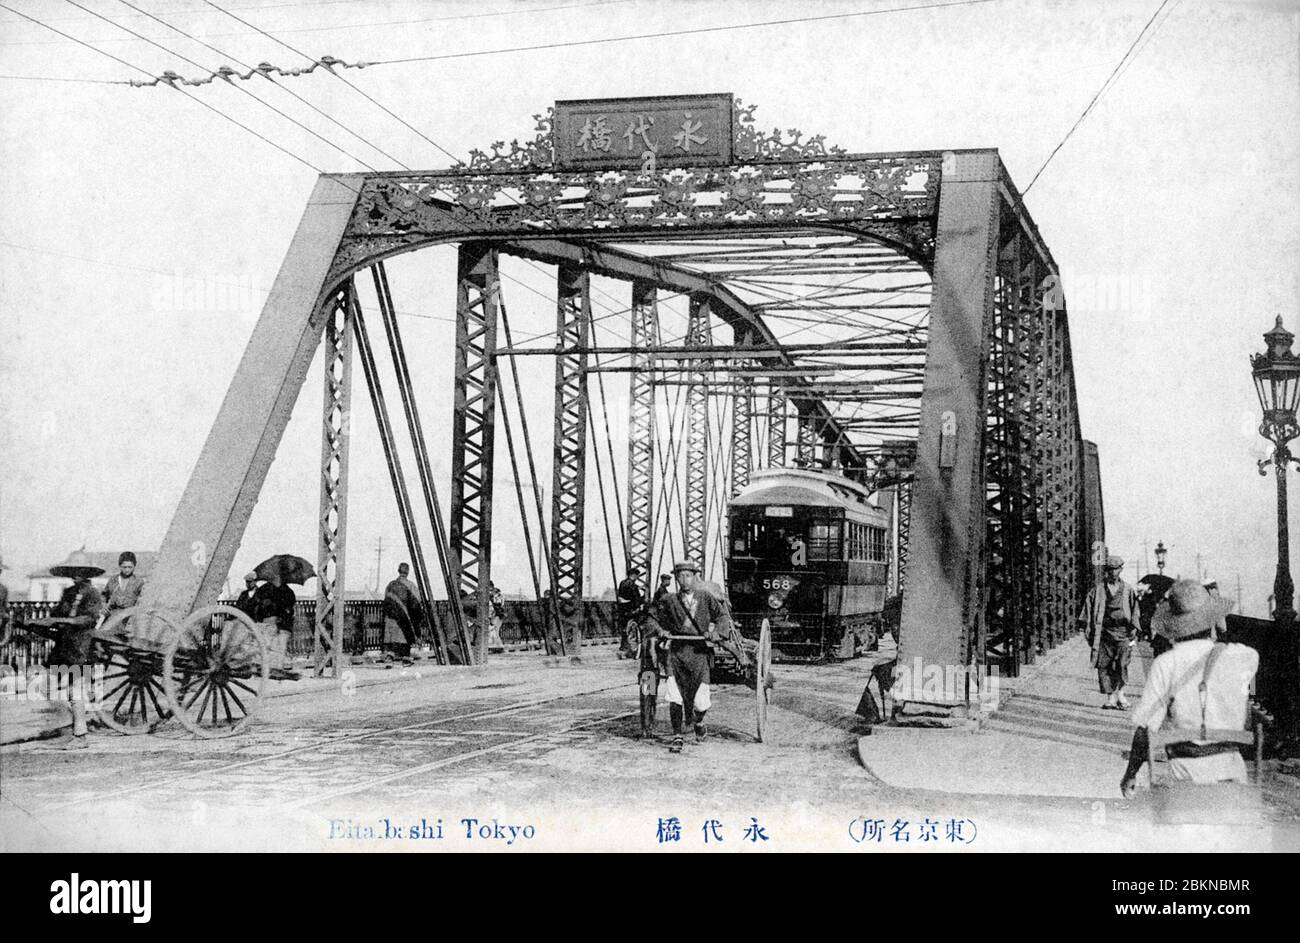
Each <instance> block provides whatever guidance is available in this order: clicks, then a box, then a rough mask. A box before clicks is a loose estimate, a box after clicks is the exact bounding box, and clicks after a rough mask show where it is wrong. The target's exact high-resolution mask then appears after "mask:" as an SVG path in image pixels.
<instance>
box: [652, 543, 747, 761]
mask: <svg viewBox="0 0 1300 943" xmlns="http://www.w3.org/2000/svg"><path fill="white" fill-rule="evenodd" d="M673 575H674V576H675V577H676V578H677V592H675V593H669V594H668V595H667V596H665V597H663V598H662V599H661V600H660V601H659V603H658V605H655V606H652V607H651V609H650V611H649V613H648V614H647V615H646V625H645V630H646V634H647V635H657V636H661V637H664V636H694V637H698V639H699V641H698V642H697V641H695V640H694V639H693V638H692V639H688V640H686V641H673V642H672V643H671V648H670V650H669V653H668V678H667V680H666V684H665V690H664V700H666V701H667V702H668V718H669V720H670V721H671V722H672V726H673V742H672V745H671V747H670V748H669V749H670V751H671V752H673V753H681V752H682V744H683V740H682V732H683V727H684V725H685V723H687V719H688V718H693V719H694V723H695V742H696V743H699V742H701V741H703V740H704V737H705V733H706V730H705V726H704V715H705V714H706V713H707V712H708V710H709V707H710V705H711V701H710V698H709V669H710V666H711V664H712V654H711V653H710V651H709V646H708V643H709V642H710V641H713V642H717V641H719V640H720V639H725V638H726V637H727V635H728V633H730V631H731V617H730V616H729V615H727V607H726V606H725V605H723V603H722V602H721V601H720V600H718V599H717V598H715V597H714V596H713V595H712V594H710V593H707V592H705V591H704V590H702V589H701V588H700V585H699V580H700V565H699V564H698V563H696V562H695V561H694V560H682V561H680V562H678V563H677V564H676V565H675V566H674V567H673Z"/></svg>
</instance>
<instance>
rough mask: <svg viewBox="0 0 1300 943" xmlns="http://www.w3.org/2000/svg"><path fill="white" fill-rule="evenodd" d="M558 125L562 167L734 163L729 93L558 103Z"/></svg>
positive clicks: (556, 132)
mask: <svg viewBox="0 0 1300 943" xmlns="http://www.w3.org/2000/svg"><path fill="white" fill-rule="evenodd" d="M553 128H554V131H553V133H554V142H555V165H556V167H557V169H560V170H587V169H597V168H603V167H608V168H611V169H613V168H629V167H645V168H647V169H651V168H653V167H681V166H692V167H699V166H723V165H726V164H730V163H731V162H732V96H731V94H730V93H725V94H718V95H680V96H675V97H671V98H660V97H652V98H596V99H584V100H578V101H557V102H556V103H555V121H554V124H553Z"/></svg>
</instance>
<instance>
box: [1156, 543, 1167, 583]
mask: <svg viewBox="0 0 1300 943" xmlns="http://www.w3.org/2000/svg"><path fill="white" fill-rule="evenodd" d="M1168 553H1169V548H1168V547H1166V546H1165V542H1164V541H1163V540H1162V541H1160V542H1159V543H1157V544H1156V569H1157V570H1159V571H1160V575H1161V576H1164V574H1165V556H1166V554H1168Z"/></svg>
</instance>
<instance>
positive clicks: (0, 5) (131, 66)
mask: <svg viewBox="0 0 1300 943" xmlns="http://www.w3.org/2000/svg"><path fill="white" fill-rule="evenodd" d="M69 2H71V0H69ZM0 9H3V10H8V11H9V12H10V13H15V14H17V15H18V16H21V17H22V18H23V19H26V20H31V21H32V22H33V23H35V24H36V25H38V26H44V27H45V28H46V29H48V30H49V31H50V32H52V33H58V34H59V35H60V36H65V37H67V38H68V39H70V40H72V41H73V42H75V43H77V44H78V45H81V46H85V47H86V48H87V49H89V50H91V51H92V52H97V53H99V54H100V55H101V56H107V57H108V58H109V59H112V60H113V61H114V62H119V63H121V64H122V65H124V66H126V67H127V68H128V69H134V70H135V71H137V72H140V73H142V74H144V75H152V73H151V72H150V71H149V70H148V69H144V68H141V67H140V66H138V65H134V64H133V63H130V62H127V61H126V60H125V59H122V58H119V57H118V56H115V55H113V54H112V53H111V52H105V51H104V50H103V49H100V48H98V47H96V46H92V45H90V43H88V42H85V41H84V40H80V39H77V37H75V36H70V35H69V34H67V33H65V32H63V31H62V30H59V29H56V28H55V27H53V26H50V25H49V24H48V23H43V22H41V21H40V20H38V19H36V18H35V17H32V16H28V15H27V14H26V13H23V12H22V11H20V10H15V9H14V8H13V7H11V6H8V5H7V4H4V3H0ZM96 15H98V14H96ZM172 87H173V88H174V86H172ZM175 91H178V92H180V93H181V94H182V95H184V96H185V97H186V98H188V99H190V100H191V101H194V102H197V103H198V104H200V105H202V106H203V107H204V108H206V109H208V111H211V112H213V113H214V114H216V115H220V116H221V117H222V118H224V119H225V120H227V121H229V122H230V123H231V124H233V125H236V126H237V127H240V128H242V129H244V130H245V131H247V132H248V133H249V134H251V135H253V136H254V137H255V138H258V139H259V140H261V141H264V142H265V143H267V144H269V145H271V146H272V147H273V148H275V149H276V150H277V151H280V152H281V153H282V154H285V155H287V156H289V157H292V158H293V159H294V160H296V161H297V162H298V163H300V164H302V165H304V166H306V167H310V168H311V169H312V170H314V171H315V172H316V173H318V174H323V173H324V172H325V171H323V170H322V169H321V168H319V167H317V166H316V165H315V164H313V163H312V162H311V161H309V160H306V159H305V158H302V157H299V156H298V155H297V154H295V153H293V151H290V150H288V149H287V148H284V147H281V146H280V145H279V144H276V143H275V142H274V141H272V140H271V139H270V138H268V137H267V136H266V135H264V134H262V133H260V132H258V131H255V130H253V129H252V128H250V127H249V126H248V125H246V124H244V123H243V122H242V121H239V120H238V119H236V118H232V117H231V116H230V115H228V114H226V113H225V112H224V111H222V110H221V109H219V108H215V107H213V106H212V105H209V104H208V103H207V102H205V101H204V100H203V99H201V98H199V97H198V96H196V95H191V94H190V93H189V92H187V91H185V90H184V89H182V88H176V89H175Z"/></svg>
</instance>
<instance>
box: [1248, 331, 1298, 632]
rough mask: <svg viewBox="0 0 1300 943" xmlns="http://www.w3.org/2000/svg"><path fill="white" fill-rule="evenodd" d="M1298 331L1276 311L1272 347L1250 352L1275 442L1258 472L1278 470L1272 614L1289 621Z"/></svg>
mask: <svg viewBox="0 0 1300 943" xmlns="http://www.w3.org/2000/svg"><path fill="white" fill-rule="evenodd" d="M1294 339H1295V335H1294V334H1292V333H1291V332H1290V331H1288V330H1287V329H1286V328H1284V327H1283V326H1282V316H1281V315H1278V318H1277V324H1275V325H1274V327H1273V330H1271V331H1269V332H1268V333H1267V334H1265V335H1264V341H1265V342H1266V343H1267V344H1268V349H1267V350H1266V351H1265V352H1264V353H1262V354H1255V355H1254V356H1253V357H1251V358H1250V366H1251V374H1252V375H1253V376H1254V379H1255V392H1256V393H1258V394H1259V404H1260V407H1261V408H1262V409H1263V411H1264V421H1263V422H1262V423H1260V426H1259V434H1260V435H1262V436H1263V437H1264V438H1266V439H1268V440H1269V441H1270V442H1272V443H1273V457H1272V458H1271V459H1262V460H1261V461H1260V462H1259V473H1260V474H1261V475H1264V474H1267V473H1266V472H1265V471H1264V469H1265V468H1266V467H1267V466H1268V465H1270V464H1271V465H1272V466H1273V469H1274V471H1276V473H1277V575H1276V577H1274V579H1273V596H1274V597H1275V600H1276V606H1275V609H1274V614H1273V618H1274V620H1275V621H1276V622H1278V623H1280V624H1286V625H1289V624H1290V623H1291V622H1293V621H1294V620H1295V606H1294V599H1295V584H1294V583H1293V582H1292V581H1291V551H1290V541H1289V538H1288V527H1287V497H1286V471H1287V465H1289V464H1290V463H1291V462H1293V461H1296V459H1295V458H1294V456H1292V455H1291V449H1290V448H1289V446H1288V443H1289V442H1290V441H1291V440H1292V439H1294V438H1295V437H1296V436H1297V435H1300V426H1297V424H1296V406H1297V400H1300V358H1298V357H1296V355H1295V354H1294V353H1293V352H1292V351H1291V342H1292V341H1293V340H1294Z"/></svg>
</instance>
